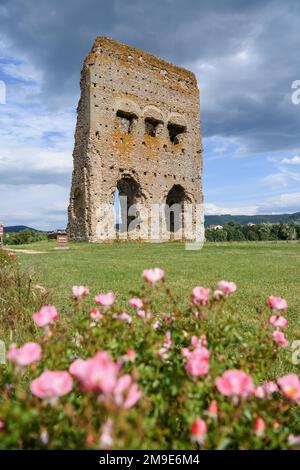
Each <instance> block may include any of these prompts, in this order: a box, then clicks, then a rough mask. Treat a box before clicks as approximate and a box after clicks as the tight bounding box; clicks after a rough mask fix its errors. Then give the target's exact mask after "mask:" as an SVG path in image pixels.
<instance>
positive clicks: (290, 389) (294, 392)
mask: <svg viewBox="0 0 300 470" xmlns="http://www.w3.org/2000/svg"><path fill="white" fill-rule="evenodd" d="M277 382H278V385H279V386H280V388H281V390H282V392H283V393H284V395H285V396H286V397H287V398H289V399H290V400H293V401H295V402H296V403H300V380H299V378H298V376H297V375H296V374H288V375H284V376H283V377H280V378H279V379H278V380H277Z"/></svg>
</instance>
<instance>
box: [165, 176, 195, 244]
mask: <svg viewBox="0 0 300 470" xmlns="http://www.w3.org/2000/svg"><path fill="white" fill-rule="evenodd" d="M187 202H190V200H189V198H188V196H187V194H186V192H185V190H184V188H183V187H182V186H181V185H180V184H175V185H174V186H173V187H172V188H171V189H170V191H169V192H168V194H167V197H166V207H165V218H166V228H167V231H168V232H170V234H171V238H174V234H176V233H177V234H178V233H179V231H181V232H180V233H181V234H182V236H183V234H184V205H185V203H187Z"/></svg>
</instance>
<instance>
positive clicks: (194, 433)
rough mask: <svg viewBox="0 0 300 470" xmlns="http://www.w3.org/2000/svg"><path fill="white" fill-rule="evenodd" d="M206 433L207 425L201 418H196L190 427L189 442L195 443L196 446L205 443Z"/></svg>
mask: <svg viewBox="0 0 300 470" xmlns="http://www.w3.org/2000/svg"><path fill="white" fill-rule="evenodd" d="M206 433H207V425H206V423H205V421H203V419H201V418H197V419H196V420H195V421H194V422H193V424H192V427H191V440H192V442H197V443H198V444H200V445H201V444H203V443H204V442H205V438H206Z"/></svg>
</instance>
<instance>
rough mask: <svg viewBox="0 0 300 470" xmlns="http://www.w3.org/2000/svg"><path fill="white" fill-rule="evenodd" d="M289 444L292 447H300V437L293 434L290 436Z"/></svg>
mask: <svg viewBox="0 0 300 470" xmlns="http://www.w3.org/2000/svg"><path fill="white" fill-rule="evenodd" d="M288 444H289V445H290V446H297V445H300V436H294V435H293V434H290V435H289V437H288Z"/></svg>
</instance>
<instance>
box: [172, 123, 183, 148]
mask: <svg viewBox="0 0 300 470" xmlns="http://www.w3.org/2000/svg"><path fill="white" fill-rule="evenodd" d="M168 131H169V137H170V141H171V142H172V144H173V145H177V144H179V143H180V137H181V134H184V133H185V132H186V127H185V126H180V125H179V124H173V123H170V122H169V124H168Z"/></svg>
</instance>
